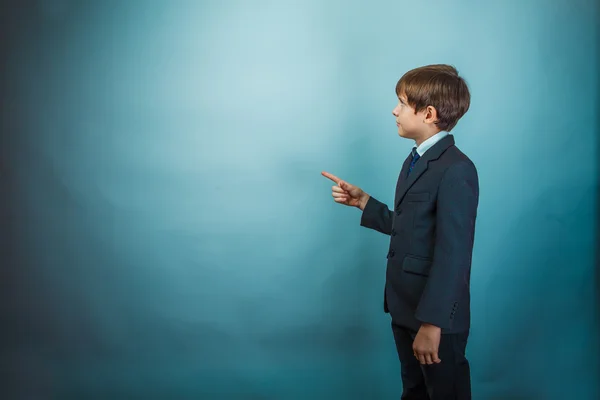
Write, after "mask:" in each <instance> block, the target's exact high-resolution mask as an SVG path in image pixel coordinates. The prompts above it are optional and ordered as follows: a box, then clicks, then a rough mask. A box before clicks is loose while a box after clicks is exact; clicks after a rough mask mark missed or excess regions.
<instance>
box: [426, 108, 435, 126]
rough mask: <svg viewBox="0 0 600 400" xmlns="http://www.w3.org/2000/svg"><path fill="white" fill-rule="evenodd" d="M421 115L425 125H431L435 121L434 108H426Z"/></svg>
mask: <svg viewBox="0 0 600 400" xmlns="http://www.w3.org/2000/svg"><path fill="white" fill-rule="evenodd" d="M423 111H424V113H423V114H424V115H423V122H424V123H426V124H433V123H435V122H436V121H437V110H436V109H435V107H434V106H427V107H426V108H425V110H423Z"/></svg>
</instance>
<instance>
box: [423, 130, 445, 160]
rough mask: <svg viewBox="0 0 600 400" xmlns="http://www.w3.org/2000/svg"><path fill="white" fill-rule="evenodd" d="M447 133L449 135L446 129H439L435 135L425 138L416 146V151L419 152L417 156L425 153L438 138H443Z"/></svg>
mask: <svg viewBox="0 0 600 400" xmlns="http://www.w3.org/2000/svg"><path fill="white" fill-rule="evenodd" d="M448 135H449V133H448V132H446V131H440V132H438V133H436V134H435V135H433V136H432V137H430V138H429V139H427V140H425V141H424V142H423V143H421V145H420V146H418V147H417V153H419V156H420V157H422V156H423V154H425V152H426V151H427V150H429V149H430V148H431V147H432V146H433V145H434V144H436V143H437V142H439V141H440V140H442V139H443V138H445V137H446V136H448Z"/></svg>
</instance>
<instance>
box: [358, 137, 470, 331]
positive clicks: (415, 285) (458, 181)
mask: <svg viewBox="0 0 600 400" xmlns="http://www.w3.org/2000/svg"><path fill="white" fill-rule="evenodd" d="M410 160H411V156H410V155H409V157H408V158H407V159H406V161H405V162H404V165H403V167H402V171H401V172H400V177H399V178H398V184H397V186H396V196H395V201H394V209H393V211H392V210H390V209H389V208H388V206H387V205H386V204H383V203H381V202H380V201H378V200H377V199H375V198H373V197H371V198H370V199H369V201H368V202H367V204H366V206H365V209H364V211H363V213H362V217H361V222H360V224H361V225H362V226H364V227H367V228H371V229H374V230H376V231H379V232H381V233H384V234H386V235H390V246H389V252H388V255H387V271H386V283H385V292H384V310H385V312H389V313H390V315H391V317H392V321H393V322H394V323H396V324H398V325H401V326H405V327H408V328H411V329H414V330H418V329H419V327H420V326H421V323H422V322H427V323H430V324H433V325H436V326H439V327H440V328H442V333H457V332H464V331H466V330H469V328H470V319H471V313H470V291H469V286H470V276H471V256H472V252H473V241H474V235H475V219H476V216H477V206H478V203H479V179H478V175H477V169H476V168H475V165H474V164H473V162H472V161H471V160H470V159H469V158H468V157H467V156H466V155H465V154H463V153H462V152H461V151H460V150H459V149H458V147H456V145H455V143H454V137H453V136H452V135H448V136H446V137H444V138H443V139H441V140H440V141H439V142H437V143H436V144H434V145H433V146H432V147H431V148H430V149H429V150H427V151H426V152H425V154H424V155H423V156H422V157H421V158H420V159H419V160H418V161H417V163H416V165H415V167H414V168H413V170H412V172H411V173H410V175H409V177H408V178H406V173H407V171H408V166H409V164H410Z"/></svg>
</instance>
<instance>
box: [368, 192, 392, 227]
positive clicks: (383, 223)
mask: <svg viewBox="0 0 600 400" xmlns="http://www.w3.org/2000/svg"><path fill="white" fill-rule="evenodd" d="M392 215H393V212H392V211H391V210H390V209H389V208H388V206H387V205H385V204H383V203H382V202H380V201H379V200H377V199H375V198H374V197H372V196H371V197H369V201H367V204H366V205H365V209H364V210H363V213H362V216H361V218H360V225H361V226H364V227H366V228H370V229H374V230H376V231H378V232H381V233H383V234H386V235H389V234H391V232H392Z"/></svg>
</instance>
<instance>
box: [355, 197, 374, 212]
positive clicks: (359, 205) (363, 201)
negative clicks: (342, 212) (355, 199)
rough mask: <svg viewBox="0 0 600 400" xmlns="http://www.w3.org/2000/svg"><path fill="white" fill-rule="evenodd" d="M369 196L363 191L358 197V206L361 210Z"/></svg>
mask: <svg viewBox="0 0 600 400" xmlns="http://www.w3.org/2000/svg"><path fill="white" fill-rule="evenodd" d="M370 197H371V196H369V195H368V194H367V193H363V194H362V196H361V197H360V201H359V204H358V208H360V210H361V211H364V210H365V207H366V206H367V202H368V201H369V198H370Z"/></svg>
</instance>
